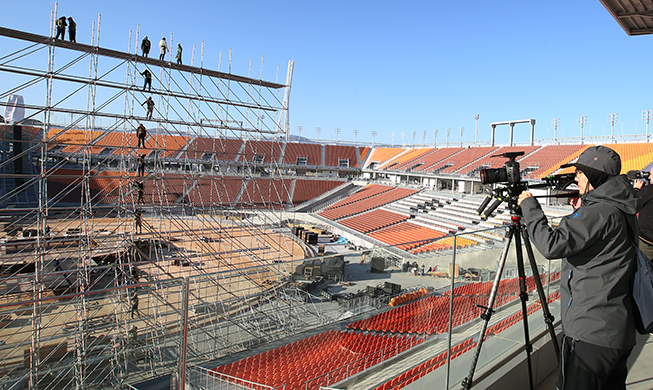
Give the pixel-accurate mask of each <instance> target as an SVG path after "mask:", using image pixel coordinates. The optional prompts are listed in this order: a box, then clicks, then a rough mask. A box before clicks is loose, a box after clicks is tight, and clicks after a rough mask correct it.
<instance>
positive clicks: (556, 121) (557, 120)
mask: <svg viewBox="0 0 653 390" xmlns="http://www.w3.org/2000/svg"><path fill="white" fill-rule="evenodd" d="M551 124H552V125H553V144H554V145H555V144H557V143H558V140H557V139H558V126H559V125H560V118H555V119H552V120H551Z"/></svg>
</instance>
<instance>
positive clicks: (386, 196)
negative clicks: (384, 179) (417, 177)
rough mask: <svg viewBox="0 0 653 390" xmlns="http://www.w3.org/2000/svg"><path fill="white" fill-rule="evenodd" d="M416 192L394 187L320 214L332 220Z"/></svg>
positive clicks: (370, 208)
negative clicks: (363, 199)
mask: <svg viewBox="0 0 653 390" xmlns="http://www.w3.org/2000/svg"><path fill="white" fill-rule="evenodd" d="M416 192H417V191H416V190H411V189H407V188H393V189H391V190H389V191H386V192H383V193H380V194H378V195H376V196H373V197H370V198H368V199H366V200H365V201H364V202H362V201H359V202H355V203H353V204H350V205H347V206H344V207H339V208H336V209H331V210H325V211H322V212H320V213H319V214H320V215H321V216H323V217H324V218H328V219H330V220H333V221H335V220H338V219H340V218H344V217H348V216H351V215H355V214H359V213H362V212H365V211H368V210H372V209H375V208H377V207H381V206H383V205H385V204H388V203H391V202H394V201H396V200H399V199H401V198H405V197H407V196H410V195H412V194H414V193H416Z"/></svg>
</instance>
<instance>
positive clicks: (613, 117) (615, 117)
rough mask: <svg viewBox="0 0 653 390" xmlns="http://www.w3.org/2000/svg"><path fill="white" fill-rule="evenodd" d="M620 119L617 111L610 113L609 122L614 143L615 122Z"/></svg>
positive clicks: (611, 138)
mask: <svg viewBox="0 0 653 390" xmlns="http://www.w3.org/2000/svg"><path fill="white" fill-rule="evenodd" d="M618 121H619V114H617V113H616V112H615V113H613V114H608V122H610V142H612V143H614V123H615V122H618Z"/></svg>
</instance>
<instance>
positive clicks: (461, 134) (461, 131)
mask: <svg viewBox="0 0 653 390" xmlns="http://www.w3.org/2000/svg"><path fill="white" fill-rule="evenodd" d="M464 132H465V128H464V127H461V128H460V147H461V148H462V147H463V133H464Z"/></svg>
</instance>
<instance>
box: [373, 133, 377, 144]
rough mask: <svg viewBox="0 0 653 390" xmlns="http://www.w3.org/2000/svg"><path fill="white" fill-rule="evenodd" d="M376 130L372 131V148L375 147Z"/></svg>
mask: <svg viewBox="0 0 653 390" xmlns="http://www.w3.org/2000/svg"><path fill="white" fill-rule="evenodd" d="M376 134H377V133H376V130H372V146H375V145H376Z"/></svg>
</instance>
